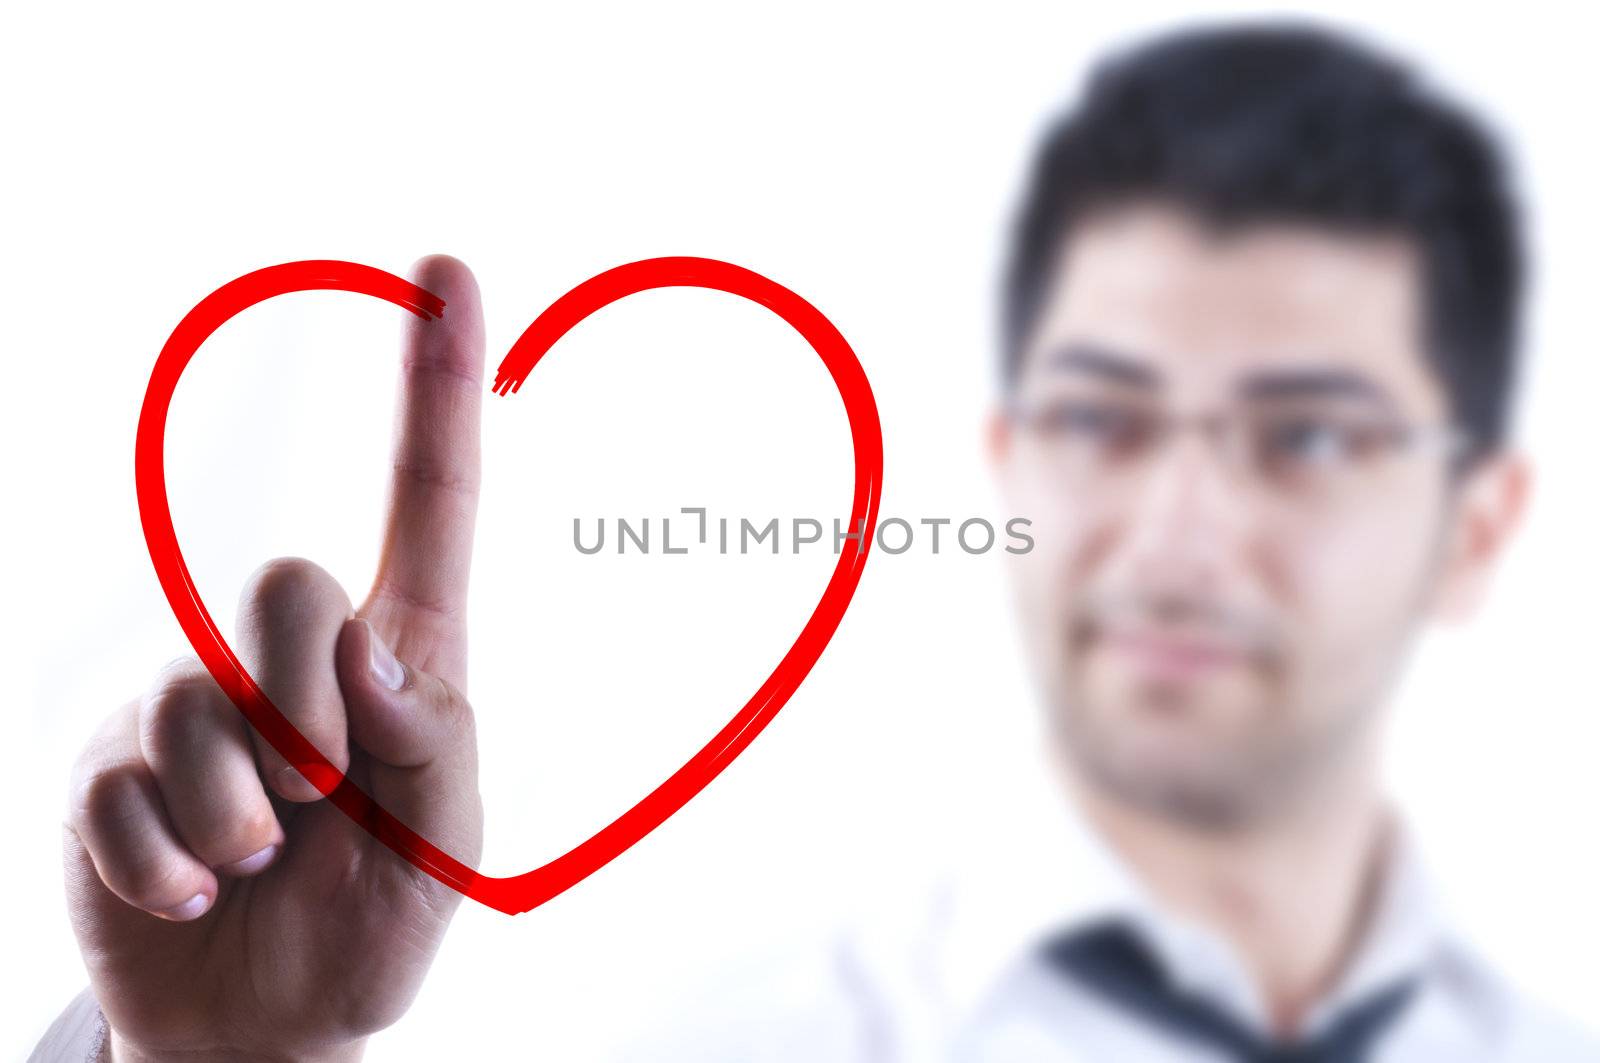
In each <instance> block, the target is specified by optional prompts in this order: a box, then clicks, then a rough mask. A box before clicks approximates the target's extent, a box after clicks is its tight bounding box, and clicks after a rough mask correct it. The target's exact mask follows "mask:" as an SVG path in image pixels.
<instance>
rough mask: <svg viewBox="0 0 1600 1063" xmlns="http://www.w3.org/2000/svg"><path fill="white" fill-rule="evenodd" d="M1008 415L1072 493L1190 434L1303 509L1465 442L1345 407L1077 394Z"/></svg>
mask: <svg viewBox="0 0 1600 1063" xmlns="http://www.w3.org/2000/svg"><path fill="white" fill-rule="evenodd" d="M1007 414H1008V416H1009V418H1010V419H1011V420H1012V422H1013V423H1014V424H1016V425H1018V426H1019V427H1021V428H1022V429H1024V430H1025V431H1027V432H1028V433H1029V434H1030V436H1031V437H1032V439H1033V440H1034V442H1035V443H1036V445H1037V446H1038V448H1039V451H1040V454H1041V456H1042V457H1043V458H1044V460H1045V461H1046V462H1047V463H1048V465H1049V466H1050V467H1051V469H1052V471H1053V473H1054V474H1055V475H1057V476H1059V478H1060V480H1061V482H1062V484H1063V486H1065V487H1068V488H1070V489H1072V490H1075V491H1082V492H1093V491H1102V492H1103V491H1106V490H1108V489H1111V488H1114V487H1117V486H1122V485H1126V484H1128V483H1130V482H1133V481H1135V480H1136V478H1137V475H1138V474H1139V473H1141V472H1142V471H1145V470H1147V469H1148V467H1149V465H1150V464H1151V461H1150V459H1151V458H1152V457H1154V456H1155V454H1156V453H1157V452H1159V451H1160V449H1161V447H1162V445H1163V444H1164V443H1166V442H1167V441H1169V440H1170V439H1172V438H1173V437H1174V436H1176V435H1177V434H1178V433H1179V432H1181V431H1185V430H1187V429H1190V428H1194V429H1198V430H1200V431H1201V432H1202V433H1203V434H1204V435H1205V436H1206V437H1207V438H1208V439H1209V440H1210V441H1211V442H1212V444H1213V445H1214V446H1216V447H1217V448H1219V449H1220V450H1221V452H1222V456H1223V458H1224V460H1225V461H1226V463H1227V465H1228V467H1229V468H1230V469H1231V470H1232V471H1233V472H1234V473H1235V474H1237V475H1238V476H1239V477H1240V478H1241V479H1242V481H1243V482H1245V483H1246V484H1248V485H1249V486H1251V487H1253V488H1255V489H1256V490H1258V491H1260V492H1262V493H1263V494H1265V495H1266V496H1269V497H1272V498H1275V499H1278V500H1283V501H1288V502H1292V503H1296V504H1299V505H1303V506H1304V505H1326V504H1335V503H1340V502H1345V501H1349V500H1351V499H1355V498H1360V497H1362V496H1363V491H1364V489H1365V488H1370V487H1373V486H1375V485H1376V484H1377V483H1378V481H1379V478H1380V477H1381V474H1382V472H1383V471H1384V470H1385V469H1386V468H1392V467H1393V464H1394V460H1395V459H1396V458H1399V457H1402V456H1406V455H1419V454H1433V455H1439V456H1442V457H1444V458H1445V459H1446V460H1447V461H1455V460H1458V459H1460V458H1461V457H1463V456H1464V455H1465V454H1466V452H1467V451H1468V449H1469V443H1470V437H1469V436H1468V434H1467V433H1466V432H1465V431H1464V430H1463V429H1462V428H1461V427H1460V426H1458V425H1455V424H1451V423H1438V424H1426V423H1408V422H1406V421H1402V420H1400V419H1398V418H1395V417H1393V416H1390V415H1388V414H1387V413H1382V412H1377V411H1372V410H1368V409H1357V408H1351V404H1349V403H1344V404H1339V403H1328V402H1315V401H1313V402H1298V403H1297V402H1287V403H1262V404H1253V405H1241V406H1238V407H1235V408H1231V409H1228V410H1225V411H1222V412H1217V413H1209V414H1199V415H1191V416H1187V417H1181V416H1178V415H1176V414H1173V413H1171V412H1170V411H1167V410H1164V409H1162V408H1160V407H1159V406H1156V405H1155V404H1153V403H1151V402H1148V401H1135V400H1132V399H1119V398H1111V397H1094V398H1083V397H1080V398H1059V399H1054V400H1051V401H1049V402H1045V403H1041V404H1035V405H1024V404H1021V403H1020V402H1016V401H1013V402H1012V403H1011V404H1009V405H1008V407H1007Z"/></svg>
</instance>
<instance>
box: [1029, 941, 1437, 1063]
mask: <svg viewBox="0 0 1600 1063" xmlns="http://www.w3.org/2000/svg"><path fill="white" fill-rule="evenodd" d="M1044 951H1045V956H1046V957H1047V958H1048V959H1049V961H1050V963H1051V964H1052V965H1053V966H1054V967H1055V968H1056V969H1057V970H1059V971H1061V972H1063V973H1065V974H1066V975H1068V976H1069V977H1071V978H1073V979H1076V980H1077V981H1078V982H1080V983H1082V984H1083V985H1084V986H1085V987H1086V988H1088V989H1090V990H1091V991H1093V992H1095V993H1098V994H1100V995H1101V996H1102V997H1104V998H1106V999H1108V1000H1110V1001H1111V1002H1112V1003H1114V1004H1116V1005H1117V1006H1119V1007H1122V1008H1125V1009H1127V1010H1128V1011H1130V1012H1132V1013H1134V1014H1135V1015H1137V1016H1139V1017H1141V1018H1143V1019H1145V1020H1146V1021H1147V1022H1149V1023H1151V1024H1152V1025H1155V1026H1159V1027H1161V1028H1162V1029H1165V1030H1167V1031H1169V1032H1171V1033H1173V1034H1176V1035H1178V1036H1180V1037H1183V1038H1187V1039H1189V1040H1191V1041H1195V1042H1198V1043H1202V1044H1206V1045H1208V1046H1210V1047H1211V1048H1213V1049H1216V1050H1217V1051H1220V1052H1221V1053H1222V1055H1223V1056H1224V1057H1225V1058H1227V1059H1229V1060H1237V1061H1239V1063H1366V1061H1367V1060H1369V1059H1370V1058H1371V1053H1372V1048H1373V1045H1374V1044H1375V1043H1376V1041H1377V1039H1378V1036H1379V1035H1380V1034H1381V1033H1382V1032H1383V1030H1384V1028H1385V1027H1387V1026H1388V1025H1389V1024H1390V1023H1392V1022H1393V1021H1394V1020H1395V1019H1396V1018H1398V1017H1399V1015H1400V1013H1401V1011H1402V1010H1404V1008H1405V1006H1406V1004H1407V1003H1408V1002H1409V1001H1410V999H1411V996H1412V993H1413V991H1414V990H1415V988H1416V986H1415V984H1414V983H1412V982H1410V981H1406V982H1401V983H1398V984H1396V985H1394V986H1392V987H1390V988H1388V989H1386V990H1384V991H1383V992H1381V993H1377V994H1375V995H1373V996H1372V997H1370V998H1369V999H1367V1000H1366V1001H1365V1002H1363V1003H1361V1004H1359V1005H1357V1006H1355V1007H1353V1008H1351V1009H1350V1010H1349V1011H1348V1012H1346V1013H1345V1014H1344V1015H1342V1016H1340V1017H1339V1018H1338V1019H1337V1020H1336V1021H1334V1022H1333V1023H1332V1024H1331V1025H1329V1026H1328V1027H1327V1029H1326V1030H1325V1031H1324V1032H1323V1033H1322V1034H1321V1035H1320V1036H1318V1037H1317V1038H1316V1039H1315V1040H1311V1041H1296V1042H1282V1041H1268V1040H1266V1039H1264V1038H1263V1037H1261V1035H1259V1034H1257V1033H1255V1032H1254V1031H1252V1030H1250V1029H1249V1028H1247V1027H1246V1026H1245V1025H1244V1024H1242V1023H1240V1022H1239V1021H1238V1020H1236V1019H1234V1018H1232V1017H1231V1016H1229V1015H1228V1014H1227V1013H1226V1012H1224V1011H1222V1009H1220V1008H1218V1007H1216V1006H1215V1005H1213V1004H1210V1003H1207V1002H1205V1001H1203V1000H1200V999H1198V998H1196V997H1193V996H1189V995H1185V994H1183V993H1181V992H1180V991H1178V990H1177V989H1175V988H1174V987H1173V986H1172V985H1171V983H1170V982H1169V981H1168V980H1167V978H1166V977H1165V975H1164V972H1163V971H1162V970H1161V967H1160V965H1159V964H1158V963H1157V962H1156V960H1155V958H1154V957H1153V956H1152V955H1151V954H1150V951H1149V949H1148V948H1147V947H1146V946H1145V944H1144V942H1143V940H1142V939H1141V938H1140V937H1139V935H1138V934H1137V933H1136V932H1134V931H1133V929H1132V928H1130V927H1129V926H1127V925H1126V924H1125V923H1123V922H1121V921H1106V922H1101V923H1096V924H1094V925H1093V926H1091V927H1088V928H1087V929H1083V930H1075V931H1073V932H1071V933H1067V934H1063V935H1060V936H1058V937H1056V938H1055V939H1053V940H1051V941H1050V942H1048V943H1047V944H1046V946H1045V949H1044Z"/></svg>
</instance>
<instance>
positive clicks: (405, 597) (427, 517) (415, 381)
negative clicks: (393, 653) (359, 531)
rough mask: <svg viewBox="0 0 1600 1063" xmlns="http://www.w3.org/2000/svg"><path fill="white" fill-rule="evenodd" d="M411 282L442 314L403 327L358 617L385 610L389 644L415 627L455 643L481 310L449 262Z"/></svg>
mask: <svg viewBox="0 0 1600 1063" xmlns="http://www.w3.org/2000/svg"><path fill="white" fill-rule="evenodd" d="M411 280H412V281H413V283H415V284H417V285H418V286H419V287H422V288H425V289H427V290H428V291H430V292H432V293H433V294H435V295H437V296H439V297H440V298H441V299H443V300H444V304H445V307H444V313H443V314H442V315H441V316H440V317H439V318H438V319H437V320H434V321H424V320H422V319H421V318H411V319H410V320H408V322H407V324H406V334H405V342H404V346H403V353H402V357H401V369H400V393H399V404H398V406H397V408H396V411H395V424H394V442H393V460H392V476H391V479H390V484H389V498H388V508H387V514H386V516H385V518H384V533H383V549H382V553H381V555H380V556H379V560H378V574H377V578H376V580H375V581H374V583H373V587H372V593H371V595H370V596H369V598H368V606H367V607H364V608H363V610H362V612H363V614H365V613H366V612H368V611H369V609H372V611H374V612H376V611H378V610H376V609H373V607H374V606H376V605H379V604H381V606H382V609H381V612H382V613H383V619H384V620H385V623H384V625H383V626H384V627H385V628H386V629H388V630H385V631H384V636H385V637H386V638H391V639H393V638H397V637H398V636H399V635H400V633H401V632H403V631H404V630H405V629H407V628H411V627H413V626H415V627H419V628H422V629H425V630H427V631H428V632H431V633H436V634H439V635H443V636H446V637H448V638H450V639H452V641H458V640H461V639H463V638H464V636H465V629H466V622H465V612H466V601H467V577H468V573H469V570H470V567H471V563H472V537H473V527H474V523H475V521H476V519H477V512H478V490H479V482H480V479H481V476H482V459H481V445H480V437H479V423H480V415H481V413H482V409H483V390H484V384H483V357H484V354H483V309H482V306H481V304H480V302H479V297H478V285H477V282H476V281H475V280H474V279H473V276H472V271H471V270H469V269H467V267H466V266H465V265H464V264H462V263H461V262H460V261H458V260H456V259H454V258H451V257H450V256H448V255H430V256H428V257H427V258H423V259H420V260H418V262H417V263H416V264H415V265H414V266H412V268H411ZM391 644H393V643H391Z"/></svg>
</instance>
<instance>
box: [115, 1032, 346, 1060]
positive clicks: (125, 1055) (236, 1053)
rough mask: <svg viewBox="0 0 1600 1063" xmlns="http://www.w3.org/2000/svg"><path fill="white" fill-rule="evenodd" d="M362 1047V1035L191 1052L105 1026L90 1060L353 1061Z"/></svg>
mask: <svg viewBox="0 0 1600 1063" xmlns="http://www.w3.org/2000/svg"><path fill="white" fill-rule="evenodd" d="M366 1047H367V1042H366V1039H365V1038H362V1039H361V1040H359V1041H352V1042H350V1043H349V1044H343V1045H335V1046H332V1047H329V1048H323V1049H316V1050H308V1051H302V1050H296V1051H294V1052H289V1051H279V1052H271V1051H253V1050H250V1051H247V1050H244V1049H216V1048H206V1049H196V1050H194V1051H192V1052H185V1051H170V1050H167V1051H158V1050H152V1049H146V1048H142V1047H140V1046H138V1045H135V1044H132V1043H131V1042H129V1041H128V1040H127V1039H125V1038H124V1037H122V1035H121V1034H119V1033H117V1031H116V1030H109V1031H108V1033H107V1036H106V1039H105V1048H104V1049H103V1050H102V1052H101V1054H100V1055H99V1057H98V1058H96V1059H94V1060H91V1061H90V1063H200V1061H201V1060H204V1061H206V1063H212V1061H215V1063H357V1061H358V1060H360V1059H361V1057H362V1054H363V1053H364V1052H365V1051H366Z"/></svg>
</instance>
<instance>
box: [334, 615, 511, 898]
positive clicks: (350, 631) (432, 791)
mask: <svg viewBox="0 0 1600 1063" xmlns="http://www.w3.org/2000/svg"><path fill="white" fill-rule="evenodd" d="M335 658H336V661H337V669H338V675H339V685H340V688H341V690H342V692H343V694H344V703H345V713H346V716H347V723H348V727H349V735H350V740H351V743H352V744H353V745H355V746H357V747H359V748H360V749H361V750H362V751H364V752H365V753H367V754H368V756H369V758H370V760H371V765H370V769H371V780H372V797H373V799H374V800H376V801H377V802H378V803H379V804H381V805H383V807H385V808H386V809H388V810H389V812H390V813H392V814H393V815H394V816H395V818H397V819H399V820H400V821H401V822H402V823H404V824H405V825H406V826H408V827H410V828H411V829H412V830H414V831H416V832H417V833H418V834H421V835H422V836H423V837H425V838H427V839H428V840H429V841H430V842H432V843H433V844H435V845H437V846H438V847H439V848H440V849H443V850H444V851H445V852H446V853H449V854H450V855H451V856H453V857H455V858H456V859H457V860H460V861H461V862H462V863H464V864H468V865H469V866H474V867H475V866H476V865H477V861H478V857H479V855H480V852H481V848H482V835H483V806H482V803H481V800H480V798H479V794H478V740H477V730H476V725H475V723H474V721H473V713H472V706H471V705H470V704H469V703H468V702H467V699H466V697H465V695H463V694H462V693H461V692H460V691H459V690H457V689H456V688H455V687H454V686H453V685H451V684H450V683H449V682H447V681H446V680H444V679H441V678H439V677H438V676H435V675H432V674H430V673H428V672H424V671H422V670H421V669H420V668H416V667H413V666H412V665H410V664H407V663H405V662H403V661H401V660H399V659H397V658H396V657H395V655H394V652H393V651H392V650H390V649H389V647H388V646H387V645H386V644H385V643H384V641H383V639H382V638H380V637H379V635H378V632H377V630H376V629H375V628H374V627H373V626H372V624H371V622H370V621H368V620H366V619H365V618H362V617H352V618H350V619H348V620H346V621H345V623H344V626H343V627H342V628H341V629H340V631H339V642H338V647H337V649H336V652H335Z"/></svg>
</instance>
